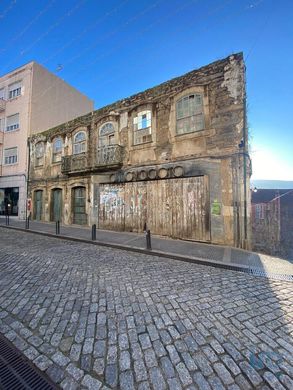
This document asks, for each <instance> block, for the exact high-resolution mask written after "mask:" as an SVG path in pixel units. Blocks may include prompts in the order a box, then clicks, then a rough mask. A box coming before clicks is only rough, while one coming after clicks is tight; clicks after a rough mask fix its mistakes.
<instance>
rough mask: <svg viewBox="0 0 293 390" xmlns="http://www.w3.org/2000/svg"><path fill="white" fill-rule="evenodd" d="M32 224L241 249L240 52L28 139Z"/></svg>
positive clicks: (243, 147)
mask: <svg viewBox="0 0 293 390" xmlns="http://www.w3.org/2000/svg"><path fill="white" fill-rule="evenodd" d="M30 145H31V147H30V150H31V155H30V161H31V170H30V181H29V194H30V197H31V198H32V206H33V208H32V218H33V219H36V220H43V221H57V220H59V221H61V223H64V224H86V225H91V224H96V225H97V226H98V227H99V228H101V229H111V230H117V231H118V230H120V231H133V232H143V230H144V229H145V227H146V226H147V228H149V229H150V230H151V232H152V233H154V234H159V235H165V236H169V237H174V238H181V239H188V240H196V241H203V242H210V243H219V244H227V245H232V246H236V247H242V248H249V246H250V231H249V224H250V207H249V204H250V193H249V188H250V186H249V178H250V159H249V155H248V152H247V150H248V148H247V127H246V110H245V66H244V62H243V56H242V54H241V53H238V54H235V55H232V56H229V57H227V58H225V59H223V60H220V61H216V62H214V63H212V64H209V65H207V66H204V67H202V68H199V69H196V70H193V71H191V72H189V73H187V74H185V75H183V76H180V77H177V78H175V79H172V80H169V81H167V82H165V83H163V84H161V85H158V86H156V87H153V88H150V89H148V90H146V91H143V92H141V93H138V94H136V95H133V96H130V97H128V98H125V99H123V100H120V101H118V102H115V103H113V104H111V105H108V106H106V107H103V108H100V109H98V110H96V111H94V112H92V113H89V114H88V115H84V116H81V117H78V118H76V119H74V120H73V121H70V122H67V123H64V124H62V125H60V126H56V127H54V128H52V129H49V130H48V131H46V132H41V133H38V134H34V135H33V136H32V137H31V138H30Z"/></svg>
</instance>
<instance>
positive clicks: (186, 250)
mask: <svg viewBox="0 0 293 390" xmlns="http://www.w3.org/2000/svg"><path fill="white" fill-rule="evenodd" d="M0 226H2V227H5V226H6V224H5V217H3V216H1V217H0ZM7 227H8V228H10V229H22V230H26V231H27V232H35V233H36V232H37V233H39V234H45V235H49V236H51V235H54V236H55V235H56V224H55V223H54V222H39V221H30V223H29V230H28V229H25V221H20V220H18V219H16V218H13V217H10V218H9V226H7ZM58 237H60V238H63V239H71V240H79V241H81V242H89V243H94V244H97V245H104V246H110V247H113V248H118V249H126V250H131V251H136V252H141V253H148V254H154V255H158V256H162V257H168V258H174V259H177V260H184V261H190V262H195V263H198V264H206V265H211V266H217V267H221V268H226V269H234V270H240V271H241V270H242V271H247V272H248V271H251V272H252V273H254V274H256V275H257V274H259V275H260V276H264V275H269V276H271V277H274V276H275V277H277V278H279V277H284V278H285V279H286V280H292V281H293V261H290V260H285V259H281V258H278V257H273V256H268V255H265V254H261V253H255V252H251V251H246V250H242V249H237V248H231V247H228V246H221V245H212V244H206V243H200V242H194V241H184V240H176V239H171V238H166V237H161V236H155V235H152V236H151V245H152V250H151V251H150V250H147V249H146V237H145V234H144V233H130V232H116V231H109V230H101V229H97V232H96V240H95V241H93V240H92V232H91V228H89V227H81V226H73V225H70V226H68V225H60V234H58Z"/></svg>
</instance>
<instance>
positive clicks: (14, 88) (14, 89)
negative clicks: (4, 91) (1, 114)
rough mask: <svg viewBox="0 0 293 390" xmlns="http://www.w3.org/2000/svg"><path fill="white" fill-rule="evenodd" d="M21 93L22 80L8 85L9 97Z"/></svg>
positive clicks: (12, 97) (11, 97) (14, 96)
mask: <svg viewBox="0 0 293 390" xmlns="http://www.w3.org/2000/svg"><path fill="white" fill-rule="evenodd" d="M20 95H21V81H17V82H16V83H13V84H10V85H9V86H8V99H14V98H16V97H17V96H20Z"/></svg>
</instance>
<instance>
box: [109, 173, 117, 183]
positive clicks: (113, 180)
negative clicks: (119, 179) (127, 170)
mask: <svg viewBox="0 0 293 390" xmlns="http://www.w3.org/2000/svg"><path fill="white" fill-rule="evenodd" d="M115 181H116V175H111V176H110V182H111V183H115Z"/></svg>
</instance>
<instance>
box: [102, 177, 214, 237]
mask: <svg viewBox="0 0 293 390" xmlns="http://www.w3.org/2000/svg"><path fill="white" fill-rule="evenodd" d="M100 188H101V190H100V213H99V215H100V227H101V228H104V229H113V230H126V231H134V232H142V231H143V228H144V224H145V222H146V223H147V228H148V229H150V230H151V232H152V233H153V234H159V235H165V236H170V237H174V238H182V239H191V240H196V241H210V216H209V185H208V177H206V176H200V177H190V178H179V179H164V180H156V181H145V182H131V183H125V184H119V185H108V184H107V185H106V184H104V185H101V186H100Z"/></svg>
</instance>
